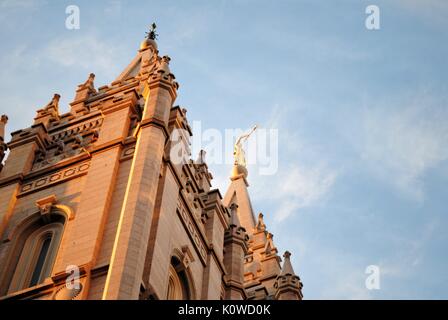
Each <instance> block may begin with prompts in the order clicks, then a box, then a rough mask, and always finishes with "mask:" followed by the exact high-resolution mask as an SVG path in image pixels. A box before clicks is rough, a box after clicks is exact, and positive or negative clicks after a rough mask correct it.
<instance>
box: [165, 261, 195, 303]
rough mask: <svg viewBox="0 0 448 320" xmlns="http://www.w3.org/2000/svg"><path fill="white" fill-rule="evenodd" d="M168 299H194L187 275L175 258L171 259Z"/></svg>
mask: <svg viewBox="0 0 448 320" xmlns="http://www.w3.org/2000/svg"><path fill="white" fill-rule="evenodd" d="M166 298H167V299H168V300H189V299H192V296H191V288H190V286H189V281H188V276H187V273H186V271H185V270H184V268H183V266H182V264H181V263H180V261H179V260H178V259H177V258H175V257H173V258H172V259H171V264H170V270H169V278H168V290H167V297H166Z"/></svg>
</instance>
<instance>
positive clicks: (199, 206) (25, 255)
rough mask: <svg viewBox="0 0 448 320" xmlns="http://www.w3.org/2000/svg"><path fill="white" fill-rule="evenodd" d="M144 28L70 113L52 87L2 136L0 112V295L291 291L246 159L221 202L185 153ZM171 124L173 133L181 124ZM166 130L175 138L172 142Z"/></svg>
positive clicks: (179, 118) (168, 82)
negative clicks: (258, 208) (136, 45)
mask: <svg viewBox="0 0 448 320" xmlns="http://www.w3.org/2000/svg"><path fill="white" fill-rule="evenodd" d="M169 63H170V58H169V57H168V56H160V55H159V51H158V48H157V43H156V41H155V32H154V29H153V30H152V31H151V32H149V34H148V37H147V38H146V39H144V41H143V42H142V43H141V45H140V49H139V50H138V52H137V54H136V56H135V58H134V59H133V60H132V61H131V63H130V64H129V65H128V66H127V67H126V68H125V69H124V71H123V72H122V73H121V74H120V75H119V76H118V77H117V78H116V80H115V81H113V82H112V83H111V84H110V85H105V86H101V87H96V86H95V83H94V80H95V75H94V74H90V75H89V76H88V77H87V80H86V81H85V82H83V83H82V84H80V85H79V86H78V88H77V89H76V93H75V98H74V100H73V102H71V103H70V111H69V112H67V113H64V114H61V113H60V110H59V98H60V96H59V95H58V94H54V96H53V98H52V99H51V100H50V102H49V103H48V104H47V105H46V106H44V107H43V108H41V109H39V110H37V113H36V117H35V118H34V123H33V124H32V125H31V126H30V127H28V128H25V129H22V130H18V131H15V132H13V133H12V134H11V135H12V139H11V141H10V142H9V143H7V144H6V143H5V142H4V128H5V125H6V122H7V120H8V118H7V117H6V116H2V117H1V120H0V162H1V161H2V160H3V158H4V155H5V151H6V150H7V149H8V150H9V155H8V157H7V159H6V162H5V164H4V166H3V165H0V170H1V172H0V237H1V241H0V299H56V300H60V299H301V298H302V294H301V288H302V284H301V282H300V279H299V278H298V277H297V276H296V275H295V274H294V272H293V270H292V266H291V263H290V261H289V253H287V254H285V262H284V266H283V269H282V267H281V265H280V263H281V259H280V257H279V256H278V254H277V249H276V247H275V245H274V242H273V235H272V234H271V233H269V232H268V231H267V229H266V226H265V224H264V222H263V215H262V214H260V215H259V217H258V220H257V221H255V218H254V214H253V211H252V206H251V203H250V198H249V194H248V191H247V187H248V183H247V170H246V169H245V168H243V167H242V166H240V165H235V168H234V171H233V174H232V177H231V184H230V187H229V190H228V191H227V194H226V196H225V198H224V199H222V196H221V193H220V191H219V190H217V189H212V188H211V179H212V175H211V173H210V172H209V170H208V167H207V164H206V163H205V161H203V160H204V159H203V156H202V153H201V157H200V159H201V161H192V160H191V159H189V157H188V158H186V159H184V161H178V159H173V158H172V157H173V155H172V154H171V152H170V151H171V150H172V149H173V147H174V146H176V147H179V146H180V149H181V150H182V154H183V155H189V154H190V149H189V145H190V144H189V139H190V138H191V135H192V130H191V128H190V126H189V124H188V121H187V118H186V110H185V109H182V108H180V107H178V106H174V101H175V100H176V97H177V89H178V87H179V85H178V83H177V82H176V81H175V77H174V75H173V73H172V72H171V71H170V67H169ZM179 132H180V134H178V133H179ZM174 133H176V134H178V135H179V136H178V138H179V139H177V140H174V139H172V137H173V135H174Z"/></svg>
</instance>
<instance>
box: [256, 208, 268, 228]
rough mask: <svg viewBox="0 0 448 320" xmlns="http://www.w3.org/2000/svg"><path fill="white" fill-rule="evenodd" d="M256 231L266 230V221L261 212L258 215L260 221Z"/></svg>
mask: <svg viewBox="0 0 448 320" xmlns="http://www.w3.org/2000/svg"><path fill="white" fill-rule="evenodd" d="M255 229H256V230H257V231H264V230H266V225H265V224H264V220H263V214H262V213H261V212H260V213H259V214H258V221H257V225H256V226H255Z"/></svg>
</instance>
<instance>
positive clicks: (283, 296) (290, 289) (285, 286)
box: [274, 251, 303, 300]
mask: <svg viewBox="0 0 448 320" xmlns="http://www.w3.org/2000/svg"><path fill="white" fill-rule="evenodd" d="M283 257H284V258H285V262H284V263H283V268H282V272H281V273H280V274H279V275H278V277H277V279H276V281H275V284H274V288H275V289H276V292H275V296H274V298H275V299H276V300H302V298H303V294H302V288H303V284H302V282H301V281H300V278H299V277H298V276H297V275H296V274H295V273H294V269H293V268H292V264H291V259H290V258H291V253H290V252H289V251H286V252H285V254H284V255H283Z"/></svg>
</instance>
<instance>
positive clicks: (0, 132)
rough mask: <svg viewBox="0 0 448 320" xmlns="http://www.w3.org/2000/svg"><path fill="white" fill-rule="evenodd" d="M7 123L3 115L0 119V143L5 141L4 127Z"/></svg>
mask: <svg viewBox="0 0 448 320" xmlns="http://www.w3.org/2000/svg"><path fill="white" fill-rule="evenodd" d="M7 122H8V116H7V115H6V114H3V115H2V116H1V117H0V141H5V126H6V123H7Z"/></svg>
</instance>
